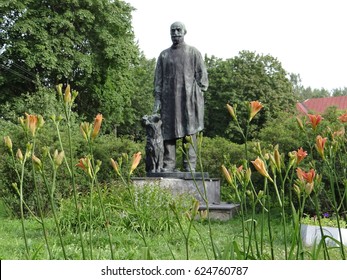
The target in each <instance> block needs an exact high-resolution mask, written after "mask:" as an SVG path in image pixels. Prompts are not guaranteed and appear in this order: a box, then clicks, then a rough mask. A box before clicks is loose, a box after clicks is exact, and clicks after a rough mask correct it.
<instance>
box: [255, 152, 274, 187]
mask: <svg viewBox="0 0 347 280" xmlns="http://www.w3.org/2000/svg"><path fill="white" fill-rule="evenodd" d="M251 162H252V163H253V165H254V167H255V169H257V171H258V172H259V173H260V174H261V175H263V176H264V177H266V178H268V179H270V180H271V181H272V178H271V177H270V175H269V173H268V172H267V170H266V168H265V163H264V161H263V160H261V159H260V158H259V157H257V158H256V160H253V161H251Z"/></svg>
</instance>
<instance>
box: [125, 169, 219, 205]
mask: <svg viewBox="0 0 347 280" xmlns="http://www.w3.org/2000/svg"><path fill="white" fill-rule="evenodd" d="M182 173H183V172H182ZM132 180H133V183H134V185H135V186H146V185H147V186H148V185H154V186H160V187H162V188H167V189H169V190H170V191H171V192H172V193H173V194H174V195H175V194H185V193H186V194H190V195H192V196H194V197H195V198H196V199H197V200H199V201H200V203H204V200H203V198H202V197H201V195H200V193H201V194H204V184H205V186H206V194H207V195H206V197H207V200H208V201H209V203H213V204H219V203H220V183H219V179H204V180H202V179H180V178H164V177H143V178H133V179H132ZM198 190H199V191H200V193H199V191H198Z"/></svg>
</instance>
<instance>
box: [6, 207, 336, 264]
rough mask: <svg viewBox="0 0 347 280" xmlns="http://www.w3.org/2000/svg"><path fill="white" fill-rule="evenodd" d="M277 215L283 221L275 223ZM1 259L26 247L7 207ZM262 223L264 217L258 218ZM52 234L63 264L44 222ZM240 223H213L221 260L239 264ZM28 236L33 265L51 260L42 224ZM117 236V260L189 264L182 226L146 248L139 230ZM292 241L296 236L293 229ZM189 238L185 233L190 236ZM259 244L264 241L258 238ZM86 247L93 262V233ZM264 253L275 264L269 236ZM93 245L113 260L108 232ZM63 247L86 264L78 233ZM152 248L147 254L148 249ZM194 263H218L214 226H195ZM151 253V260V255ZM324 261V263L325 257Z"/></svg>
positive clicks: (68, 235)
mask: <svg viewBox="0 0 347 280" xmlns="http://www.w3.org/2000/svg"><path fill="white" fill-rule="evenodd" d="M276 215H277V216H278V218H276ZM274 216H275V217H274V219H272V222H273V224H272V226H271V229H272V233H273V240H274V254H275V259H283V258H284V246H283V244H284V240H283V235H282V227H281V225H280V224H281V219H280V216H279V215H278V214H276V213H274ZM0 217H1V224H0V259H7V260H18V259H25V258H26V257H25V245H24V239H23V234H22V228H21V221H20V220H19V219H11V218H9V217H8V216H7V215H6V212H5V211H4V207H3V206H2V207H1V211H0ZM256 218H257V219H259V220H260V218H261V216H260V215H258V216H257V217H256ZM45 222H46V226H47V232H48V239H49V244H50V247H51V250H52V255H53V259H64V257H63V254H62V250H61V246H60V243H59V238H58V235H57V232H56V230H55V226H54V221H53V219H50V218H47V219H46V220H45ZM241 224H242V223H241V218H240V217H235V218H233V219H231V220H229V221H225V222H222V221H212V223H211V229H212V237H213V240H214V243H215V248H216V251H217V253H219V256H220V258H225V259H230V258H236V257H237V254H236V251H237V247H233V246H232V244H233V241H235V242H236V243H237V244H238V247H240V248H241V247H242V226H241ZM182 225H183V229H184V230H186V229H187V224H185V223H183V224H182ZM25 227H26V230H27V239H28V244H29V249H30V252H31V256H30V258H31V259H49V256H48V253H47V250H46V249H45V242H44V238H43V235H42V228H41V226H40V224H39V223H38V222H37V221H35V220H33V219H27V220H26V221H25ZM110 229H111V235H112V244H113V249H114V258H115V259H119V260H136V259H146V258H149V257H150V258H152V259H160V260H173V259H177V260H182V259H186V256H187V254H186V246H185V239H184V237H183V234H182V232H181V231H180V230H179V226H178V225H175V226H173V227H172V228H171V229H170V230H163V231H160V232H155V233H146V234H145V237H146V242H147V247H146V246H145V245H144V241H143V239H142V237H141V235H140V234H139V233H138V232H136V231H135V230H124V228H122V227H117V226H110ZM288 231H289V235H288V236H289V237H290V235H291V233H292V230H291V228H290V225H288ZM185 233H186V231H185ZM258 238H259V236H258ZM83 239H84V246H85V248H86V255H87V258H90V255H89V253H90V251H89V242H88V240H89V231H87V230H86V231H85V232H84V233H83ZM264 239H265V240H264V248H263V253H262V258H263V259H270V258H271V253H270V246H269V242H268V237H267V235H265V238H264ZM92 240H93V248H92V251H93V257H92V258H93V259H95V260H107V259H110V258H111V255H110V250H109V242H108V235H107V232H106V230H105V229H102V228H101V229H100V228H97V229H94V230H93V231H92ZM63 242H64V246H65V250H66V255H67V258H68V259H82V252H81V246H80V239H79V235H78V234H77V233H76V232H72V231H64V232H63ZM147 248H148V249H147ZM188 250H189V259H195V260H199V259H214V254H213V251H212V246H211V240H210V236H209V226H208V222H207V221H195V222H194V223H193V228H192V231H191V235H190V238H189V246H188ZM255 251H256V246H255V245H254V244H253V245H252V246H251V250H250V255H251V256H255V255H256V252H255ZM305 251H306V253H305V254H304V256H305V257H304V258H305V259H311V256H310V252H311V251H312V249H311V248H305ZM148 252H149V254H148ZM319 258H323V255H321V256H320V257H319ZM330 258H331V259H339V258H340V257H339V251H338V250H337V249H331V255H330Z"/></svg>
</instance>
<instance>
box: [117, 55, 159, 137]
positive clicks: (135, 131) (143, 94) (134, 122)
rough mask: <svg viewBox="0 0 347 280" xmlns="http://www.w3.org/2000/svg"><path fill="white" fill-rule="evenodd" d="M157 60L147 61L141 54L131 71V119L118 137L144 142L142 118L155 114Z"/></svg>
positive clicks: (118, 131) (119, 130)
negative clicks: (125, 136) (122, 136)
mask: <svg viewBox="0 0 347 280" xmlns="http://www.w3.org/2000/svg"><path fill="white" fill-rule="evenodd" d="M155 63H156V61H155V59H150V60H148V59H146V57H145V56H144V55H143V54H141V55H140V57H139V63H138V64H137V65H136V66H135V67H133V68H132V69H131V77H132V84H133V91H134V94H133V95H132V97H131V105H132V106H131V108H128V109H127V110H130V111H131V112H130V114H131V116H132V117H131V118H129V119H127V120H125V122H124V124H123V125H120V126H119V127H118V129H117V134H118V135H128V136H130V137H131V138H133V139H135V140H143V139H144V137H145V128H144V127H142V123H141V120H142V117H143V116H144V115H150V114H152V113H153V106H154V95H153V81H154V70H155Z"/></svg>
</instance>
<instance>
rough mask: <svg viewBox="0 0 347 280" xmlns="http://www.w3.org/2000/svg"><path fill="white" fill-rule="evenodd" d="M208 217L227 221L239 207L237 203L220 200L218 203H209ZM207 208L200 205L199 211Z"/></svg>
mask: <svg viewBox="0 0 347 280" xmlns="http://www.w3.org/2000/svg"><path fill="white" fill-rule="evenodd" d="M208 209H209V212H210V218H211V219H214V220H221V221H227V220H230V219H231V218H233V217H234V215H236V214H237V212H238V211H239V209H240V205H239V204H234V203H226V202H221V203H219V204H209V205H208ZM205 210H207V207H206V205H203V204H202V205H200V207H199V211H205Z"/></svg>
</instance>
